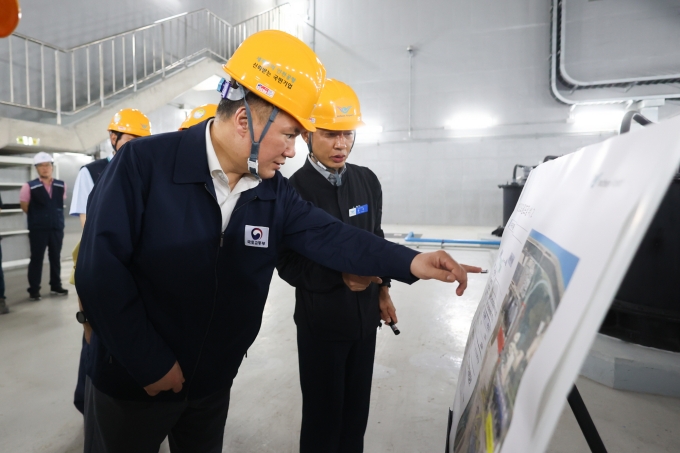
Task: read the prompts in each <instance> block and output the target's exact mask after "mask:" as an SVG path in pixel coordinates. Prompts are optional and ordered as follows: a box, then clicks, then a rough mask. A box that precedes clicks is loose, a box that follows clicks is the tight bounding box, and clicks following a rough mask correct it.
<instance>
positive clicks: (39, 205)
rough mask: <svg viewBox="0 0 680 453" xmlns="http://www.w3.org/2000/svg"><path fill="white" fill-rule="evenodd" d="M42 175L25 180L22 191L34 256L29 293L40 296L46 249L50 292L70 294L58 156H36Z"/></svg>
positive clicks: (63, 187) (33, 297)
mask: <svg viewBox="0 0 680 453" xmlns="http://www.w3.org/2000/svg"><path fill="white" fill-rule="evenodd" d="M33 164H34V165H35V169H36V170H37V172H38V177H37V178H36V179H34V180H32V181H29V182H27V183H25V184H24V185H23V186H22V187H21V190H20V192H19V206H20V207H21V210H22V211H24V212H25V213H26V214H28V240H29V243H30V246H31V260H30V262H29V263H28V285H29V286H28V294H29V297H30V300H40V283H41V280H42V268H43V259H44V258H45V249H47V250H48V252H47V256H48V259H49V262H50V293H51V294H53V295H56V296H66V295H67V294H68V290H66V289H64V288H62V286H61V276H60V273H61V257H60V254H61V245H62V242H63V241H64V200H65V199H66V183H65V182H64V181H60V180H58V179H54V178H53V177H52V174H53V172H54V160H53V159H52V156H50V155H49V154H47V153H45V152H40V153H38V154H36V155H35V156H34V157H33Z"/></svg>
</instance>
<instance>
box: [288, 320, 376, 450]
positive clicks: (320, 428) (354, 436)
mask: <svg viewBox="0 0 680 453" xmlns="http://www.w3.org/2000/svg"><path fill="white" fill-rule="evenodd" d="M375 336H376V333H375V331H373V334H372V335H369V337H368V338H364V339H361V340H357V341H323V340H320V339H318V338H316V337H314V336H313V335H312V334H311V333H310V332H309V330H308V329H307V328H305V327H298V330H297V339H298V359H299V363H300V387H301V389H302V428H301V432H300V453H360V452H363V451H364V433H365V432H366V424H367V422H368V409H369V406H370V402H371V380H372V378H373V360H374V358H375Z"/></svg>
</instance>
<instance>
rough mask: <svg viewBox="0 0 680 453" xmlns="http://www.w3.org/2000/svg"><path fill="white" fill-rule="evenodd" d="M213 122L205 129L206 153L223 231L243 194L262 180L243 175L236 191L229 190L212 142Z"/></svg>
mask: <svg viewBox="0 0 680 453" xmlns="http://www.w3.org/2000/svg"><path fill="white" fill-rule="evenodd" d="M212 123H213V120H208V125H207V127H206V128H205V151H206V154H207V155H208V168H209V169H210V176H211V177H212V180H213V185H214V186H215V195H217V203H218V204H219V205H220V210H221V211H222V231H224V230H226V229H227V225H229V219H231V214H232V212H234V208H235V207H236V203H237V202H238V199H239V197H240V196H241V193H242V192H245V191H246V190H249V189H252V188H253V187H257V185H258V184H260V180H259V179H258V178H256V177H255V176H253V175H243V176H241V179H240V180H239V181H238V182H237V183H236V185H235V186H234V190H231V189H230V188H229V178H227V175H226V174H225V173H224V171H223V170H222V166H221V165H220V161H219V160H218V159H217V154H215V148H214V147H213V144H212V140H211V138H210V128H211V126H212Z"/></svg>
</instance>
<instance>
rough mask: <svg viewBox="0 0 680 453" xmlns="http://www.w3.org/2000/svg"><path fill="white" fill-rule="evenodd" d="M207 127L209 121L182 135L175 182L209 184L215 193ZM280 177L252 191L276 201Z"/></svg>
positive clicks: (267, 180)
mask: <svg viewBox="0 0 680 453" xmlns="http://www.w3.org/2000/svg"><path fill="white" fill-rule="evenodd" d="M207 126H208V121H204V122H202V123H201V124H200V125H196V126H194V127H190V128H189V129H187V130H185V131H184V132H183V133H182V139H181V141H180V142H179V148H178V149H177V159H176V160H175V170H174V175H173V182H175V183H177V184H191V183H202V184H208V187H209V188H210V189H212V190H213V191H214V186H213V182H212V178H211V176H210V167H209V166H208V156H207V154H206V142H205V128H206V127H207ZM278 177H282V176H281V175H280V174H277V175H276V176H275V177H274V178H272V179H265V180H263V181H262V182H260V184H258V185H257V187H255V188H254V189H251V190H252V191H254V193H255V195H257V197H258V198H260V199H262V200H274V199H276V191H275V190H274V184H275V180H276V178H278ZM251 190H249V191H246V192H244V193H247V192H250V191H251Z"/></svg>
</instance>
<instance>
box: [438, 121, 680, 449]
mask: <svg viewBox="0 0 680 453" xmlns="http://www.w3.org/2000/svg"><path fill="white" fill-rule="evenodd" d="M679 166H680V117H678V118H674V119H671V120H668V121H665V122H663V123H661V124H657V125H654V126H650V127H647V128H645V129H643V130H639V131H636V132H632V133H629V134H625V135H622V136H618V137H614V138H612V139H609V140H607V141H605V142H603V143H600V144H596V145H592V146H588V147H586V148H583V149H581V150H579V151H577V152H575V153H573V154H570V155H567V156H564V157H561V158H559V159H556V160H554V161H550V162H546V163H544V164H541V165H540V166H538V167H537V168H536V169H535V170H534V171H532V172H531V175H530V176H529V179H528V181H527V184H526V185H525V187H524V190H523V191H522V195H521V197H520V199H519V201H518V203H517V207H516V209H515V211H514V213H513V215H512V217H511V218H510V220H509V221H508V224H507V226H506V228H505V231H504V234H503V239H502V242H501V246H500V249H499V251H498V257H497V260H496V263H495V264H494V267H493V268H492V269H490V274H489V280H488V283H487V286H486V289H485V291H484V294H483V296H482V299H481V301H480V304H479V307H478V308H477V312H476V313H475V317H474V319H473V322H472V326H471V329H470V334H469V337H468V341H467V345H466V348H465V355H464V358H463V362H462V365H461V370H460V375H459V378H458V388H457V389H456V394H455V400H454V403H453V406H452V415H451V421H452V424H451V430H450V433H449V439H448V440H449V452H447V453H473V452H480V453H495V452H529V451H530V452H534V453H540V452H543V451H545V449H546V447H547V445H548V443H549V441H550V438H551V436H552V432H553V431H554V429H555V426H556V424H557V421H558V419H559V417H560V414H561V412H562V409H563V407H564V404H565V403H566V397H567V394H568V393H569V391H570V390H571V387H572V385H573V382H574V381H575V379H576V377H577V375H578V373H579V370H580V369H581V366H582V364H583V362H584V360H585V358H586V355H587V354H588V351H589V349H590V346H591V344H592V342H593V341H594V339H595V336H596V334H597V331H598V329H599V326H600V324H601V322H602V320H603V319H604V316H605V315H606V313H607V310H608V308H609V306H610V304H611V301H612V300H613V298H614V295H615V293H616V290H617V289H618V287H619V285H620V283H621V280H622V279H623V277H624V275H625V273H626V271H627V269H628V266H629V265H630V262H631V261H632V259H633V256H634V254H635V252H636V250H637V248H638V246H639V244H640V242H641V241H642V237H643V236H644V234H645V232H646V230H647V228H648V227H649V224H650V223H651V220H652V218H653V217H654V214H655V213H656V210H657V208H658V206H659V204H660V203H661V199H662V198H663V196H664V194H665V193H666V191H667V189H668V187H669V184H670V181H671V179H672V177H673V175H674V174H675V173H676V172H677V170H678V167H679Z"/></svg>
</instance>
